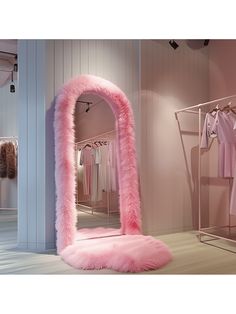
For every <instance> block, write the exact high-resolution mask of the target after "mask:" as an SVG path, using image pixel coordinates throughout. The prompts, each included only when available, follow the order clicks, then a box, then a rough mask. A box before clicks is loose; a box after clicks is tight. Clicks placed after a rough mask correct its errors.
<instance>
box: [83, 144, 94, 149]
mask: <svg viewBox="0 0 236 314" xmlns="http://www.w3.org/2000/svg"><path fill="white" fill-rule="evenodd" d="M85 147H92V146H91V145H90V144H88V143H87V144H85V146H84V147H83V148H85Z"/></svg>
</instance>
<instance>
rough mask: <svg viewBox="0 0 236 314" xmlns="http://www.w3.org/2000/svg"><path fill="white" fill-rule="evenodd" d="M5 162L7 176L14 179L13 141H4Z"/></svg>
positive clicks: (15, 165)
mask: <svg viewBox="0 0 236 314" xmlns="http://www.w3.org/2000/svg"><path fill="white" fill-rule="evenodd" d="M6 164H7V177H8V178H9V179H14V178H15V177H16V171H17V159H16V147H15V145H14V143H12V142H7V143H6Z"/></svg>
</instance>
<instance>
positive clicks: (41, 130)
mask: <svg viewBox="0 0 236 314" xmlns="http://www.w3.org/2000/svg"><path fill="white" fill-rule="evenodd" d="M36 51H37V53H36V60H35V62H36V70H37V79H36V104H37V107H36V115H37V120H36V143H37V145H36V156H37V159H36V185H37V191H36V221H37V226H36V232H37V234H36V236H37V241H36V249H37V250H41V249H44V247H45V244H44V243H45V242H47V240H46V239H45V222H46V214H47V209H46V207H45V175H44V168H45V109H44V106H45V96H44V92H45V85H44V84H45V79H44V75H45V70H44V69H45V42H44V41H43V40H37V42H36ZM49 83H50V82H49V81H48V82H47V84H49ZM51 88H52V90H54V85H53V86H51Z"/></svg>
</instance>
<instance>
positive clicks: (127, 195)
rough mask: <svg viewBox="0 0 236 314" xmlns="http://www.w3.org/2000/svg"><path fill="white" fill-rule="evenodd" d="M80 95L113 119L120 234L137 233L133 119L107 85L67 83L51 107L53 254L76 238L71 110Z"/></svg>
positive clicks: (81, 80)
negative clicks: (97, 100)
mask: <svg viewBox="0 0 236 314" xmlns="http://www.w3.org/2000/svg"><path fill="white" fill-rule="evenodd" d="M82 94H96V95H98V96H100V97H101V98H103V99H104V100H105V101H106V102H107V103H108V104H109V106H110V108H111V110H112V111H113V113H114V115H115V119H116V134H117V147H118V154H117V164H118V180H119V206H120V222H121V233H122V234H140V233H141V213H140V197H139V183H138V182H139V181H138V173H137V161H136V148H135V135H134V118H133V112H132V108H131V105H130V103H129V101H128V99H127V97H126V96H125V94H124V93H123V92H122V91H121V90H120V89H119V88H118V87H117V86H115V85H114V84H112V83H111V82H109V81H107V80H105V79H102V78H100V77H96V76H92V75H81V76H79V77H77V78H74V79H72V80H70V81H69V82H68V83H67V84H65V85H64V86H63V87H62V88H61V89H60V90H59V92H58V94H57V97H56V105H55V119H54V131H55V162H56V168H55V180H56V231H57V252H58V253H60V252H61V251H62V250H63V249H64V248H65V247H67V246H68V245H71V244H73V243H74V242H75V239H76V208H75V188H76V181H75V162H74V111H75V104H76V100H77V99H78V98H79V97H80V96H81V95H82Z"/></svg>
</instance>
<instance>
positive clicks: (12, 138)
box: [0, 136, 18, 210]
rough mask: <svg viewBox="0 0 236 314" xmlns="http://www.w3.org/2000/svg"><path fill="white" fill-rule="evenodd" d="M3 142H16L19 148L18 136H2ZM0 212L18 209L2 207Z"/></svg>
mask: <svg viewBox="0 0 236 314" xmlns="http://www.w3.org/2000/svg"><path fill="white" fill-rule="evenodd" d="M1 140H9V141H11V140H15V142H16V145H17V147H18V137H17V136H0V141H1ZM0 210H17V208H12V207H0Z"/></svg>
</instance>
